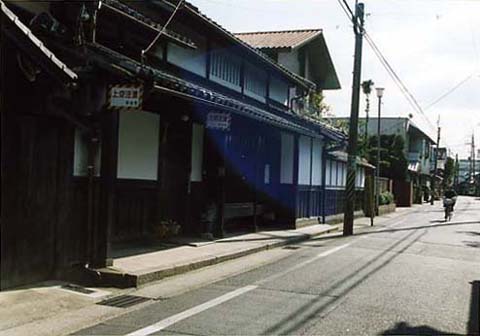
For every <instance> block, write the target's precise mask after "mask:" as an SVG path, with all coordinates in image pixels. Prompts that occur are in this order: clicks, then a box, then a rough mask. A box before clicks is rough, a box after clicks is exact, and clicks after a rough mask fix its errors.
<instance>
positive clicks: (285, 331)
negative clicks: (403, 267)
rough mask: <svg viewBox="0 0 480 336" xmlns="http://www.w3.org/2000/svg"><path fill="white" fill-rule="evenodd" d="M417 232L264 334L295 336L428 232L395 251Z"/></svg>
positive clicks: (413, 232) (401, 240)
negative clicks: (302, 327)
mask: <svg viewBox="0 0 480 336" xmlns="http://www.w3.org/2000/svg"><path fill="white" fill-rule="evenodd" d="M415 233H417V231H412V232H410V233H408V234H407V235H406V236H405V237H403V238H402V239H400V240H398V241H397V242H395V243H394V244H392V245H391V246H390V247H389V248H388V249H386V250H384V251H382V252H381V253H378V254H377V255H376V256H375V257H374V258H372V259H371V260H370V261H368V262H367V263H365V264H364V265H362V266H361V267H360V268H358V269H355V270H354V271H353V272H352V273H350V274H348V275H347V276H345V277H343V278H342V279H339V280H338V281H337V282H335V283H334V284H332V285H331V286H330V287H329V288H328V289H326V290H325V291H324V292H323V293H322V294H321V295H319V297H318V298H316V299H314V300H312V301H311V302H309V303H308V304H306V305H304V306H302V307H301V308H299V309H297V310H296V311H295V312H293V313H292V314H290V315H289V316H287V317H286V318H285V319H283V320H281V321H279V322H278V323H276V324H275V325H273V326H271V327H270V328H268V329H267V330H266V331H265V332H264V334H267V335H270V334H273V335H290V334H294V333H295V332H296V331H297V330H298V328H299V327H301V326H303V325H305V324H306V323H307V322H309V321H312V320H316V319H317V317H318V316H319V314H321V313H322V312H324V311H325V310H327V308H328V307H331V306H332V305H333V304H335V303H338V302H339V301H340V300H341V299H342V298H344V297H345V296H346V295H347V294H348V293H350V292H351V291H352V290H354V289H355V288H356V287H358V286H359V285H361V284H362V283H363V282H364V281H366V280H367V279H369V278H370V277H371V276H373V275H374V274H375V273H377V272H378V271H380V270H381V269H383V268H384V267H386V266H387V265H388V264H390V263H391V262H392V261H393V260H394V259H395V258H397V257H398V256H399V255H401V254H402V253H404V252H405V251H407V250H408V249H409V248H410V247H411V246H412V245H413V244H415V243H416V242H417V241H418V240H419V239H421V238H422V237H423V236H424V235H425V234H426V232H422V233H421V234H418V235H417V236H416V237H415V238H414V239H413V240H412V241H410V242H408V243H407V244H406V245H405V246H404V247H402V248H401V249H400V250H398V251H395V252H394V249H395V248H396V247H398V246H399V245H400V244H402V243H403V242H405V241H406V240H407V239H409V238H411V237H412V236H414V235H415ZM389 252H394V253H395V254H393V255H391V256H389V257H387V258H386V259H385V260H384V261H382V262H381V263H380V264H379V265H377V266H375V267H374V268H373V269H371V270H369V271H368V272H367V273H365V274H364V275H363V276H361V277H360V278H359V279H358V280H356V281H355V282H354V283H352V284H351V285H349V286H348V287H346V288H344V289H342V290H341V291H340V292H339V293H335V292H334V291H335V290H337V289H339V288H341V286H344V285H345V284H346V283H348V281H349V279H353V278H354V277H355V276H358V274H360V273H361V272H362V271H365V270H366V269H367V268H368V267H370V266H372V265H373V264H374V263H376V262H378V261H379V260H380V259H381V258H382V257H384V256H385V255H386V254H387V253H389ZM327 297H328V300H327V301H326V302H325V303H322V304H321V305H319V306H318V303H319V302H320V301H321V300H323V299H325V298H327ZM292 320H295V321H296V322H295V323H293V324H291V321H292Z"/></svg>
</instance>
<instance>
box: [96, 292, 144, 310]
mask: <svg viewBox="0 0 480 336" xmlns="http://www.w3.org/2000/svg"><path fill="white" fill-rule="evenodd" d="M149 300H150V299H149V298H146V297H142V296H135V295H120V296H116V297H114V298H111V299H107V300H103V301H100V302H98V303H97V304H99V305H102V306H109V307H117V308H128V307H131V306H135V305H137V304H140V303H143V302H146V301H149Z"/></svg>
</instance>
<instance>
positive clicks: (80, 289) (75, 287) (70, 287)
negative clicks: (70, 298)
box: [62, 284, 95, 294]
mask: <svg viewBox="0 0 480 336" xmlns="http://www.w3.org/2000/svg"><path fill="white" fill-rule="evenodd" d="M62 288H63V289H66V290H69V291H72V292H77V293H82V294H93V293H95V291H94V290H91V289H88V288H85V287H82V286H78V285H74V284H68V285H63V286H62Z"/></svg>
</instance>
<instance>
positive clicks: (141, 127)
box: [117, 111, 160, 180]
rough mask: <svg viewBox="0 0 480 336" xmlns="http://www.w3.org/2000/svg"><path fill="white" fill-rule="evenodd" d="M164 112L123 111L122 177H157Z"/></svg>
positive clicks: (120, 145) (119, 167) (119, 166)
mask: <svg viewBox="0 0 480 336" xmlns="http://www.w3.org/2000/svg"><path fill="white" fill-rule="evenodd" d="M159 129H160V116H159V115H157V114H154V113H149V112H143V111H121V112H120V121H119V133H118V136H119V139H118V169H117V175H118V178H124V179H139V180H157V175H158V174H157V171H158V148H159Z"/></svg>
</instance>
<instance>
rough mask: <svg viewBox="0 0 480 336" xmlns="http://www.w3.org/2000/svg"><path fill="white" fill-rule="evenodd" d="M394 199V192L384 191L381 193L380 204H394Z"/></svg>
mask: <svg viewBox="0 0 480 336" xmlns="http://www.w3.org/2000/svg"><path fill="white" fill-rule="evenodd" d="M393 201H394V197H393V194H392V193H391V192H390V191H384V192H383V193H381V194H380V195H379V203H380V205H387V204H392V203H393Z"/></svg>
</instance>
